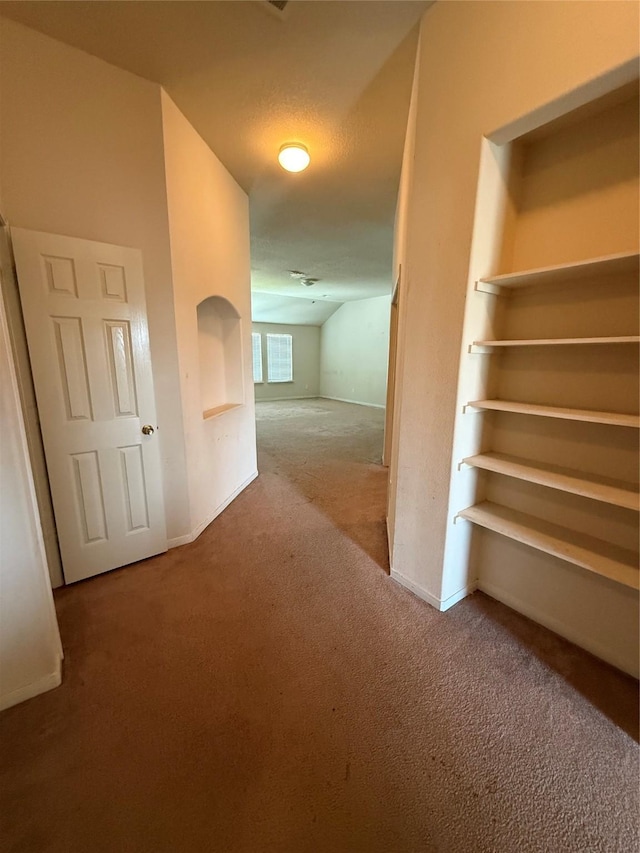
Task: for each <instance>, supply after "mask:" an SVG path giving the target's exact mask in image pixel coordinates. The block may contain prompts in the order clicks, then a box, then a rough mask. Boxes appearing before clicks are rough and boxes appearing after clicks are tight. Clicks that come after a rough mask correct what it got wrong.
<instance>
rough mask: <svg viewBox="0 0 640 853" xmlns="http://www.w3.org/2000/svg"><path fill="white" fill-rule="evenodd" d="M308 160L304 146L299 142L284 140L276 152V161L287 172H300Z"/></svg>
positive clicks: (305, 166) (307, 153) (307, 163)
mask: <svg viewBox="0 0 640 853" xmlns="http://www.w3.org/2000/svg"><path fill="white" fill-rule="evenodd" d="M310 160H311V158H310V157H309V152H308V151H307V149H306V147H305V146H304V145H301V144H300V143H299V142H286V143H285V144H284V145H283V146H282V148H281V149H280V151H279V152H278V163H280V165H281V166H282V168H283V169H286V170H287V172H302V171H303V169H306V168H307V166H308V165H309V162H310Z"/></svg>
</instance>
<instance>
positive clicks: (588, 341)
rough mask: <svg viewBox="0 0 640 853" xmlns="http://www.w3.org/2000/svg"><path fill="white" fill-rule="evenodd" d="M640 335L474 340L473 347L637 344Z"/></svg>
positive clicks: (639, 340)
mask: <svg viewBox="0 0 640 853" xmlns="http://www.w3.org/2000/svg"><path fill="white" fill-rule="evenodd" d="M639 343H640V335H618V336H616V337H604V338H534V339H530V340H521V341H474V342H473V345H472V346H474V347H486V348H491V349H493V348H494V347H551V346H556V347H558V346H580V345H582V346H593V345H599V344H639Z"/></svg>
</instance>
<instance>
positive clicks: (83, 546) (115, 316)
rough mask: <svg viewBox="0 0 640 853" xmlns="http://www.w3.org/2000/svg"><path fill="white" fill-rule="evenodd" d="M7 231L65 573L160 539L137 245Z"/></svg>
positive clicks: (137, 554) (123, 557)
mask: <svg viewBox="0 0 640 853" xmlns="http://www.w3.org/2000/svg"><path fill="white" fill-rule="evenodd" d="M11 236H12V239H13V248H14V253H15V259H16V268H17V273H18V284H19V287H20V298H21V301H22V307H23V311H24V319H25V326H26V331H27V341H28V344H29V354H30V357H31V367H32V370H33V378H34V385H35V390H36V398H37V402H38V412H39V416H40V423H41V427H42V437H43V442H44V448H45V455H46V458H47V468H48V472H49V480H50V483H51V495H52V499H53V507H54V512H55V516H56V526H57V528H58V537H59V540H60V551H61V555H62V564H63V568H64V576H65V580H66V581H67V583H71V582H73V581H78V580H82V579H83V578H88V577H91V576H93V575H97V574H100V572H106V571H108V570H109V569H114V568H117V567H118V566H123V565H126V564H127V563H133V562H134V561H136V560H141V559H143V558H145V557H150V556H151V555H153V554H158V553H160V552H161V551H166V550H167V537H166V530H165V516H164V503H163V496H162V479H161V471H160V453H159V446H158V438H157V435H156V431H157V425H156V413H155V400H154V394H153V377H152V373H151V359H150V354H149V339H148V333H147V320H146V310H145V298H144V280H143V274H142V256H141V254H140V252H139V251H138V250H136V249H128V248H123V247H120V246H111V245H108V244H105V243H95V242H92V241H89V240H79V239H76V238H71V237H59V236H57V235H54V234H43V233H40V232H36V231H26V230H24V229H21V228H13V229H11ZM147 427H151V430H152V431H149V429H148V428H147Z"/></svg>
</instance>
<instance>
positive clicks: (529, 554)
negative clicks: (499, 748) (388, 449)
mask: <svg viewBox="0 0 640 853" xmlns="http://www.w3.org/2000/svg"><path fill="white" fill-rule="evenodd" d="M638 94H639V88H638V83H637V81H636V82H634V83H632V84H629V85H626V86H624V87H622V88H620V89H618V90H614V91H612V92H610V93H609V94H607V95H606V96H603V97H602V98H601V99H599V100H597V101H592V102H591V103H589V104H586V105H584V106H583V107H582V108H579V109H577V110H576V111H574V113H573V114H572V113H567V114H565V115H564V116H561V117H559V118H558V119H557V120H555V121H552V122H550V123H548V124H547V125H544V126H542V127H539V128H537V129H536V130H534V131H531V132H530V133H528V134H525V135H524V136H520V137H515V138H512V140H511V142H510V143H508V144H505V145H496V144H494V143H491V142H489V141H488V142H487V143H486V144H485V145H484V147H483V160H482V169H481V179H480V182H479V187H478V208H477V212H476V223H475V229H474V245H473V251H472V261H471V265H470V271H469V281H468V298H467V303H466V311H465V326H464V334H463V345H462V348H461V363H460V373H459V388H458V402H459V408H458V414H457V419H456V436H455V449H454V455H453V459H452V480H451V490H450V513H451V521H452V522H454V521H456V520H457V523H452V524H451V528H450V531H451V532H450V534H449V536H448V540H447V553H446V558H447V559H448V562H447V563H446V565H445V569H446V570H448V571H449V572H450V574H451V576H452V577H454V578H455V579H458V578H460V577H462V578H463V579H464V581H465V583H466V588H467V589H473V588H479V589H481V590H482V591H484V592H485V593H487V594H489V595H491V596H493V597H495V598H497V599H499V600H500V601H502V602H504V603H505V604H507V605H508V606H510V607H513V608H514V609H516V610H519V611H520V612H521V613H524V614H525V615H527V616H529V617H530V618H532V619H534V620H535V621H538V622H540V623H542V624H543V625H546V626H547V627H549V628H551V629H552V630H554V631H556V632H558V633H560V634H562V635H563V636H565V637H567V638H568V639H570V640H572V641H573V642H576V643H577V644H578V645H581V646H583V647H584V648H587V649H588V650H589V651H591V652H593V653H594V654H596V655H598V656H599V657H602V658H604V659H605V660H607V661H609V662H610V663H612V664H613V665H614V666H617V667H619V668H621V669H623V670H625V671H626V672H628V673H630V674H632V675H634V676H636V677H637V675H638V672H639V660H638V651H637V649H638V588H639V586H640V573H639V570H638V565H639V555H638V536H639V510H640V494H639V486H638V471H639V470H640V469H639V463H638V430H639V429H640V416H639V414H638V412H639V410H640V399H639V396H638V375H639V374H638V368H639V362H640V352H639V346H638V344H639V343H640V327H639V323H638V317H639V316H640V303H639V293H638V272H639V264H640V252H639V246H638V236H637V235H638V228H639V223H638V205H637V198H638V187H639V175H638V156H637V152H638ZM465 560H466V574H465V575H461V573H460V570H459V567H460V566H461V565H464V563H465Z"/></svg>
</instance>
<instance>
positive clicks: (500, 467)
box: [462, 453, 640, 512]
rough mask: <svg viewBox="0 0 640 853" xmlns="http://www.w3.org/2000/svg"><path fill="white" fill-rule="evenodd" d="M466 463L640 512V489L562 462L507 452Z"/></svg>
mask: <svg viewBox="0 0 640 853" xmlns="http://www.w3.org/2000/svg"><path fill="white" fill-rule="evenodd" d="M462 464H464V465H469V466H470V467H471V468H481V469H483V470H484V471H493V472H494V473H496V474H504V475H505V476H507V477H515V478H516V479H518V480H525V481H526V482H528V483H537V484H538V485H540V486H547V487H548V488H550V489H558V490H560V491H562V492H569V493H570V494H573V495H580V496H582V497H585V498H591V499H592V500H594V501H601V502H602V503H608V504H612V505H613V506H619V507H624V508H625V509H631V510H635V511H636V512H638V511H639V510H640V495H639V494H638V490H637V489H634V488H633V487H632V486H631V485H630V484H629V483H625V482H624V481H622V480H614V479H612V478H609V477H598V476H596V475H594V474H585V473H583V472H581V471H575V470H573V469H572V468H562V467H560V466H558V465H543V464H542V463H540V462H532V461H531V460H528V459H521V458H520V457H518V456H509V455H508V454H505V453H479V454H477V455H475V456H468V457H467V458H466V459H463V460H462Z"/></svg>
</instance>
